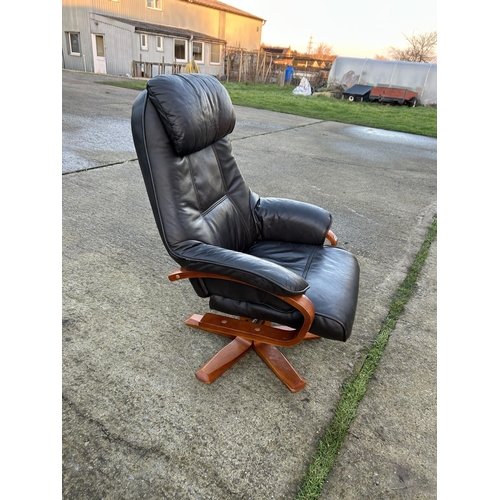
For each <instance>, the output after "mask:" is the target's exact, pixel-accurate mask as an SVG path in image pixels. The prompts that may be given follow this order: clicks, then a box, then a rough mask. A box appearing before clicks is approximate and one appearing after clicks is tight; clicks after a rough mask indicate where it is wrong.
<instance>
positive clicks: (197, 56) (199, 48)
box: [193, 42, 203, 64]
mask: <svg viewBox="0 0 500 500" xmlns="http://www.w3.org/2000/svg"><path fill="white" fill-rule="evenodd" d="M193 60H194V61H196V62H197V63H202V64H203V43H201V42H193Z"/></svg>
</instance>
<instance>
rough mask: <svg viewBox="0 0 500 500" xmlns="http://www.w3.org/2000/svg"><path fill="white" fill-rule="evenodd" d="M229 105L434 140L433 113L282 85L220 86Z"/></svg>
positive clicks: (139, 84) (139, 85) (136, 83)
mask: <svg viewBox="0 0 500 500" xmlns="http://www.w3.org/2000/svg"><path fill="white" fill-rule="evenodd" d="M100 83H103V84H108V85H116V86H120V87H127V88H133V89H136V90H143V89H144V88H145V87H146V82H145V81H144V80H132V81H117V82H112V81H110V82H100ZM224 86H225V87H226V89H227V90H228V92H229V95H230V96H231V99H232V101H233V104H237V105H240V106H248V107H250V108H258V109H267V110H270V111H279V112H281V113H289V114H293V115H298V116H306V117H308V118H316V119H318V120H330V121H336V122H341V123H350V124H353V125H361V126H364V127H374V128H381V129H385V130H394V131H397V132H408V133H410V134H417V135H425V136H428V137H437V109H436V108H428V107H424V106H417V107H415V108H409V107H407V106H390V105H381V104H378V103H368V102H349V101H347V100H342V99H335V98H331V97H325V96H322V95H321V93H316V94H313V95H311V96H304V95H294V94H293V93H292V90H293V87H292V86H290V85H285V86H284V87H280V86H279V85H269V84H261V83H259V84H254V83H233V82H229V83H224Z"/></svg>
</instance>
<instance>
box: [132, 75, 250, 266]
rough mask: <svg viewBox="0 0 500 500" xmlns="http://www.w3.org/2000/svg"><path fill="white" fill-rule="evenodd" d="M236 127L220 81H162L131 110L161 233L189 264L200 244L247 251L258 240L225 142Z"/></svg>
mask: <svg viewBox="0 0 500 500" xmlns="http://www.w3.org/2000/svg"><path fill="white" fill-rule="evenodd" d="M235 122H236V117H235V112H234V108H233V105H232V103H231V99H230V97H229V94H228V93H227V90H226V89H225V88H224V86H223V85H222V84H221V83H220V82H219V81H218V80H217V79H216V78H215V77H213V76H209V75H202V74H197V73H186V74H178V75H160V76H157V77H155V78H153V79H152V80H149V82H148V83H147V89H146V90H144V91H143V92H141V94H140V95H139V96H138V98H137V99H136V101H135V103H134V106H133V109H132V135H133V138H134V144H135V148H136V151H137V154H138V159H139V164H140V167H141V171H142V174H143V177H144V181H145V184H146V189H147V192H148V196H149V199H150V202H151V207H152V209H153V213H154V216H155V220H156V223H157V226H158V230H159V232H160V234H161V237H162V240H163V242H164V244H165V246H166V248H167V250H168V252H169V254H170V255H171V257H172V258H173V259H174V260H176V261H177V262H178V263H180V264H181V265H183V258H182V257H183V250H184V249H186V248H189V247H192V246H193V245H196V244H199V243H205V244H209V245H215V246H220V247H224V248H227V249H230V250H236V251H245V250H246V249H247V248H248V247H249V246H250V245H251V244H252V243H253V242H254V241H255V239H256V237H257V227H256V223H255V221H254V218H253V207H254V206H255V204H256V202H257V200H258V197H257V196H256V195H255V194H253V193H252V191H251V190H250V189H249V188H248V186H247V185H246V182H245V180H244V178H243V176H242V175H241V172H240V170H239V168H238V166H237V164H236V161H235V159H234V156H233V153H232V148H231V144H230V142H229V139H228V138H227V137H226V136H227V135H228V134H230V133H231V132H232V131H233V128H234V125H235Z"/></svg>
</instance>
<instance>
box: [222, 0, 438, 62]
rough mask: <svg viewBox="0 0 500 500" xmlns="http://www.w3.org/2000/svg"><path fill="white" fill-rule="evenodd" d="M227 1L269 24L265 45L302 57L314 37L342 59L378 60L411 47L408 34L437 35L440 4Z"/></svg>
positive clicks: (389, 0)
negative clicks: (394, 49)
mask: <svg viewBox="0 0 500 500" xmlns="http://www.w3.org/2000/svg"><path fill="white" fill-rule="evenodd" d="M222 1H223V2H224V3H227V4H229V5H232V6H233V7H236V8H238V9H242V10H244V11H246V12H249V13H251V14H254V15H256V16H258V17H262V18H264V19H265V20H266V24H265V25H264V26H263V28H262V38H261V41H262V43H264V44H266V45H278V46H283V47H288V46H290V47H291V49H292V50H297V51H298V52H307V48H308V45H309V39H310V37H311V36H312V44H313V48H314V46H315V45H318V44H319V43H321V42H322V43H326V44H327V45H330V46H332V48H333V54H335V55H338V56H344V57H368V58H373V57H375V55H377V54H378V55H386V54H385V53H386V52H387V49H388V48H389V47H390V46H394V47H398V48H403V47H405V46H406V41H405V38H404V36H403V33H404V34H405V35H411V34H412V33H413V32H420V33H424V32H428V31H434V30H437V0H421V1H420V2H408V1H405V2H402V1H401V0H379V1H377V2H374V1H368V0H358V1H357V2H333V1H332V0H314V1H309V2H293V1H290V0H286V1H285V0H222Z"/></svg>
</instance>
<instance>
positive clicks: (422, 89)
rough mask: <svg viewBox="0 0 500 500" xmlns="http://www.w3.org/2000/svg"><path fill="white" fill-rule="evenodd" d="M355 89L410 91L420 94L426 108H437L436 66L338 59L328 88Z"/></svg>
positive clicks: (354, 58) (331, 72) (329, 77)
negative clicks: (383, 88)
mask: <svg viewBox="0 0 500 500" xmlns="http://www.w3.org/2000/svg"><path fill="white" fill-rule="evenodd" d="M354 85H365V86H370V87H374V86H377V87H397V88H402V89H408V90H412V91H414V92H416V93H417V94H418V98H419V100H420V103H421V104H423V105H424V106H426V105H430V104H437V64H431V63H412V62H407V61H386V60H379V59H363V58H357V57H340V56H339V57H337V58H336V59H335V61H334V63H333V65H332V68H331V70H330V73H329V75H328V86H329V87H338V86H342V87H343V88H344V89H349V88H351V87H353V86H354Z"/></svg>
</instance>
